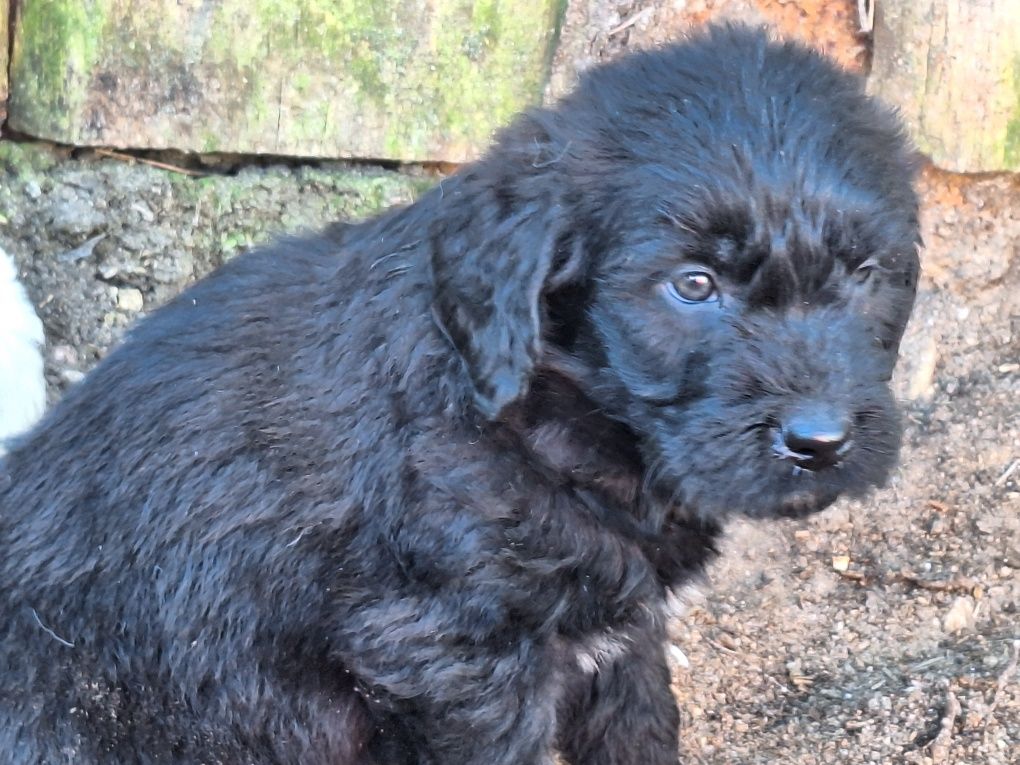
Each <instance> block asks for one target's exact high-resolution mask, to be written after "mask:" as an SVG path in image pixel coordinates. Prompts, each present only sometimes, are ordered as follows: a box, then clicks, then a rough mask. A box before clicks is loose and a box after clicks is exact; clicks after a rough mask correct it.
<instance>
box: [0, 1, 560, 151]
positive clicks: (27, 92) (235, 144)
mask: <svg viewBox="0 0 1020 765" xmlns="http://www.w3.org/2000/svg"><path fill="white" fill-rule="evenodd" d="M0 2H2V0H0ZM24 6H25V8H26V12H25V14H24V19H23V23H22V24H21V25H20V26H19V29H18V39H19V40H20V41H21V42H20V44H19V49H20V53H19V54H18V55H19V57H20V58H19V68H18V71H19V77H20V78H21V80H20V84H19V96H18V98H17V103H16V105H17V110H18V114H19V117H18V120H19V123H18V124H20V125H21V126H23V127H24V129H25V130H26V132H33V133H42V134H45V135H47V136H48V137H55V138H57V139H58V140H65V141H69V142H92V141H94V140H97V139H98V140H100V141H103V140H109V137H108V136H106V134H104V132H103V131H104V128H103V127H96V125H97V124H100V125H101V124H102V123H103V121H104V120H103V117H104V110H110V109H115V110H117V111H116V113H115V114H113V115H111V117H110V118H109V119H106V120H105V122H106V123H107V124H114V125H117V127H116V128H113V129H114V130H122V129H124V128H123V127H122V126H127V129H126V134H127V135H131V134H132V131H131V128H132V127H134V126H138V130H136V131H134V132H142V133H148V134H149V135H151V139H150V141H151V144H153V145H170V146H176V147H179V148H184V149H190V150H194V151H204V152H214V151H241V152H262V153H280V154H300V155H306V156H307V155H319V156H337V155H341V156H358V157H366V158H379V157H386V158H394V159H459V158H462V157H465V156H469V155H471V154H472V153H474V152H476V151H478V150H480V149H481V148H483V147H484V146H485V145H486V144H487V143H488V141H489V138H490V135H491V132H492V130H493V129H494V128H495V127H498V126H500V125H503V124H505V123H506V122H507V121H508V120H509V119H510V117H511V116H512V115H513V114H515V113H516V112H518V111H520V110H522V109H524V108H527V107H528V106H530V105H533V104H535V103H538V102H539V101H540V99H541V95H542V90H543V87H544V84H545V82H546V80H547V78H548V70H549V62H550V60H551V55H552V52H553V45H554V41H555V36H556V30H557V29H558V27H559V23H560V21H561V18H562V14H563V10H564V7H565V3H564V0H516V1H515V2H512V1H511V0H432V2H430V3H429V4H427V7H428V10H427V12H426V13H425V14H422V7H421V3H420V0H394V1H393V2H387V3H380V2H378V0H221V2H218V3H215V4H213V5H212V6H211V10H208V11H203V10H201V9H199V7H198V6H195V5H193V4H184V5H172V6H171V7H167V6H164V5H159V4H157V5H154V6H149V5H148V4H141V7H140V8H138V9H133V10H132V11H131V12H130V13H128V12H127V11H126V10H125V8H126V7H125V6H124V5H123V4H122V3H121V2H119V0H33V2H30V3H29V2H26V3H25V4H24ZM202 7H203V8H205V7H206V6H202ZM239 29H241V30H243V33H238V30H239ZM100 67H101V68H100ZM22 72H27V73H28V75H27V76H22V75H21V74H20V73H22ZM128 72H130V73H131V75H132V76H134V77H138V76H141V77H144V78H148V79H149V80H151V81H152V83H153V87H152V88H151V89H148V90H144V89H143V90H144V92H143V90H140V91H139V92H138V94H137V96H136V94H135V93H134V92H133V91H132V92H130V93H129V92H127V91H124V90H122V91H116V82H117V78H118V77H121V75H122V73H124V74H126V73H128ZM106 78H109V80H110V82H112V83H114V84H113V85H110V86H106V85H104V83H105V82H106ZM104 88H109V92H108V91H107V90H105V89H104ZM112 95H116V98H113V97H112ZM176 99H180V103H178V102H177V100H176ZM203 99H204V103H203ZM133 109H136V110H137V113H135V112H133V111H132V110H133ZM93 112H95V113H96V114H98V115H99V120H95V119H93V118H92V117H91V116H89V115H91V114H92V113H93ZM86 113H87V114H86ZM175 113H176V114H180V115H187V118H186V119H187V121H186V122H184V121H182V117H177V116H175ZM153 114H155V115H156V116H155V117H151V116H150V115H153ZM113 140H116V138H114V139H113Z"/></svg>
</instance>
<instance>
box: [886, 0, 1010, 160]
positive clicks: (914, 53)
mask: <svg viewBox="0 0 1020 765" xmlns="http://www.w3.org/2000/svg"><path fill="white" fill-rule="evenodd" d="M869 88H870V90H871V91H872V92H873V93H875V94H876V95H878V96H879V97H881V98H883V99H884V100H885V101H887V102H888V103H890V104H893V105H895V106H896V107H898V108H899V110H900V112H901V113H902V115H903V117H904V118H905V119H906V122H907V124H908V126H909V129H910V132H911V135H912V136H913V138H914V140H915V141H916V142H917V145H918V147H919V148H920V149H921V150H922V151H923V152H925V153H926V154H928V155H930V156H931V158H932V161H933V162H934V163H935V164H936V165H938V166H939V167H942V168H945V169H947V170H952V171H956V172H993V171H1001V170H1020V0H877V2H876V14H875V49H874V61H873V64H872V72H871V78H870V83H869Z"/></svg>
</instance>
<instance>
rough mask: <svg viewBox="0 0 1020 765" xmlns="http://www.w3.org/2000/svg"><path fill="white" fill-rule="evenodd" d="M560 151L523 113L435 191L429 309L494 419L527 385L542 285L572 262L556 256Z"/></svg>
mask: <svg viewBox="0 0 1020 765" xmlns="http://www.w3.org/2000/svg"><path fill="white" fill-rule="evenodd" d="M562 157H563V153H562V151H560V152H557V151H555V150H553V148H552V145H551V141H550V140H549V138H548V135H547V134H546V132H545V131H544V130H542V129H540V128H539V127H538V125H537V123H536V122H534V121H531V120H528V119H525V120H524V121H522V122H521V123H518V124H517V125H516V126H514V127H513V128H511V129H510V130H509V131H507V132H506V133H504V134H503V136H502V138H501V140H500V142H499V145H498V146H497V148H496V150H495V151H494V152H493V153H492V154H490V155H489V157H487V158H486V159H484V160H482V161H481V162H479V163H477V164H475V165H472V166H470V167H468V168H466V169H465V170H464V171H462V174H461V175H458V176H454V177H453V178H450V179H448V180H447V181H445V182H444V184H443V188H442V189H437V190H436V192H434V193H437V194H438V195H439V200H438V208H437V212H438V215H437V217H436V219H435V221H434V222H433V225H432V226H431V231H430V234H431V248H430V250H431V257H432V273H433V281H434V288H435V295H434V303H433V314H434V316H435V319H436V322H437V323H438V325H439V327H440V328H441V329H442V330H443V332H444V333H445V334H446V336H447V337H448V338H449V340H450V342H451V343H452V344H453V346H454V348H455V349H456V350H457V352H458V354H459V355H460V357H461V358H462V359H463V362H464V365H465V367H466V369H467V372H468V375H469V376H470V379H471V383H472V385H473V387H474V394H475V402H476V404H477V406H478V408H479V410H480V411H481V412H482V414H484V415H485V416H486V417H488V418H489V419H495V418H498V417H499V416H500V414H501V413H502V412H503V410H504V409H505V408H506V406H507V405H508V404H510V403H512V402H513V401H515V400H517V399H518V398H520V397H521V396H523V395H524V394H525V393H526V392H527V390H528V384H529V381H530V377H531V373H532V370H533V368H534V365H535V360H536V359H537V358H538V355H539V352H540V350H541V342H542V327H541V323H542V316H543V307H542V295H543V292H544V291H545V290H546V289H547V288H550V287H552V286H556V285H557V284H559V283H560V282H561V281H562V280H563V279H562V274H563V273H564V270H565V269H567V268H568V266H570V265H571V264H572V262H573V261H574V260H575V258H574V257H570V256H569V255H567V256H564V257H562V258H557V248H558V247H559V248H560V249H566V248H567V246H568V245H567V244H566V242H567V240H568V239H569V236H568V233H567V231H566V225H565V213H564V210H563V205H562V198H563V192H564V188H563V186H564V178H563V175H562V174H561V172H560V168H558V167H557V164H558V163H559V160H561V159H562Z"/></svg>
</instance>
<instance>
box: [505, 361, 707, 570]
mask: <svg viewBox="0 0 1020 765" xmlns="http://www.w3.org/2000/svg"><path fill="white" fill-rule="evenodd" d="M549 360H550V363H549V364H547V365H543V367H542V368H541V370H540V371H539V373H538V374H537V375H536V377H535V379H534V380H533V382H532V385H531V388H530V391H529V393H528V394H527V395H526V396H525V397H524V399H523V400H522V401H520V402H518V403H517V404H516V405H514V406H513V407H512V408H511V410H510V411H509V412H508V416H507V418H506V419H505V421H504V424H505V426H506V427H507V428H509V429H510V431H511V432H512V433H513V434H514V436H515V439H516V440H517V441H518V443H519V444H520V445H521V446H523V448H524V449H526V450H527V452H528V454H529V456H530V457H531V459H533V460H534V461H536V462H537V463H539V464H540V465H541V466H542V468H543V469H544V470H545V471H546V472H547V474H549V475H551V476H553V477H555V478H557V479H558V480H559V481H561V482H562V483H563V484H564V485H567V486H570V487H571V488H572V489H573V490H574V492H575V493H576V495H577V496H578V498H579V499H580V500H581V501H582V502H584V504H585V506H586V507H587V508H588V509H589V511H591V512H592V513H593V514H594V515H596V516H597V517H598V518H599V520H600V521H601V522H602V523H603V524H604V525H605V526H606V527H607V528H608V529H610V530H612V531H613V532H615V533H618V534H622V535H624V536H626V537H628V538H630V539H632V540H633V541H635V542H637V543H638V544H639V545H640V547H641V549H642V550H643V551H644V554H645V556H646V557H647V558H648V560H649V561H650V562H651V564H652V565H653V566H654V567H655V570H656V572H657V573H658V576H659V580H660V581H661V582H662V583H663V585H664V586H667V587H670V586H673V585H675V584H677V583H680V582H683V581H686V580H688V579H689V578H690V577H691V576H692V575H696V574H697V573H698V572H700V571H701V570H702V569H703V568H704V566H705V564H706V563H707V562H708V560H709V559H710V558H711V557H713V556H714V554H715V539H716V538H717V537H718V535H719V534H720V532H721V528H720V526H719V525H718V524H717V523H714V522H712V521H708V520H705V519H701V518H696V517H695V518H692V517H690V515H689V514H687V513H684V512H683V510H682V508H680V507H679V506H677V505H676V503H675V502H673V501H672V499H671V498H670V497H667V496H665V495H661V493H660V492H657V491H656V490H655V487H654V486H652V485H651V484H650V483H649V481H648V480H647V476H646V466H645V463H644V459H643V457H642V456H641V452H640V448H639V436H638V435H637V434H636V433H635V432H634V431H633V430H631V428H629V427H628V426H627V425H626V424H625V423H622V422H619V421H618V420H615V419H613V418H611V417H609V416H608V415H607V414H606V413H605V412H603V411H602V410H601V408H600V407H599V406H598V405H597V404H596V403H595V402H594V401H592V399H591V398H589V397H588V396H586V395H585V393H584V390H583V386H584V384H585V382H584V381H585V379H586V376H587V375H588V374H589V371H588V370H586V369H585V367H584V366H583V365H580V364H579V363H578V362H576V361H574V360H571V359H569V358H566V357H564V358H559V359H558V360H556V361H552V360H551V359H549Z"/></svg>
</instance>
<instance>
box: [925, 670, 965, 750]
mask: <svg viewBox="0 0 1020 765" xmlns="http://www.w3.org/2000/svg"><path fill="white" fill-rule="evenodd" d="M960 711H961V709H960V701H959V699H957V698H956V694H955V693H953V689H952V688H946V708H945V711H944V712H943V713H942V721H941V722H940V723H939V733H938V735H937V736H935V740H934V741H932V742H931V759H932V761H933V762H935V763H940V762H946V761H947V759H946V758H948V757H949V744H950V741H951V740H952V738H953V726H954V725H956V718H957V717H959V716H960Z"/></svg>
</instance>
